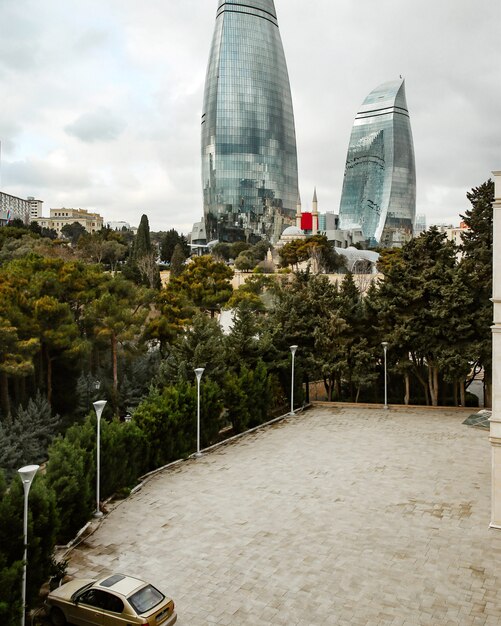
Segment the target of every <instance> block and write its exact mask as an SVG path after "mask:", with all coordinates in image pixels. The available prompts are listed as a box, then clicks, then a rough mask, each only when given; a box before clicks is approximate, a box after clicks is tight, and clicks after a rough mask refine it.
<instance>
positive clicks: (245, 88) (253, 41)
mask: <svg viewBox="0 0 501 626" xmlns="http://www.w3.org/2000/svg"><path fill="white" fill-rule="evenodd" d="M202 186H203V202H204V219H205V223H206V230H207V240H208V241H210V240H216V239H218V240H220V241H238V240H248V241H250V242H253V241H257V240H259V239H260V238H266V239H269V240H270V241H277V240H278V238H279V237H280V234H281V233H282V231H283V230H284V227H286V226H289V225H292V224H294V219H295V206H296V201H297V198H298V176H297V152H296V134H295V127H294V113H293V108H292V97H291V91H290V85H289V76H288V72H287V66H286V62H285V55H284V51H283V47H282V41H281V37H280V31H279V28H278V22H277V15H276V11H275V5H274V2H273V0H232V1H231V2H229V1H225V0H218V7H217V13H216V26H215V31H214V36H213V40H212V47H211V52H210V58H209V64H208V69H207V76H206V82H205V93H204V103H203V112H202Z"/></svg>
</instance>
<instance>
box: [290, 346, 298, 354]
mask: <svg viewBox="0 0 501 626" xmlns="http://www.w3.org/2000/svg"><path fill="white" fill-rule="evenodd" d="M290 350H291V352H292V354H293V355H294V354H296V350H297V346H290Z"/></svg>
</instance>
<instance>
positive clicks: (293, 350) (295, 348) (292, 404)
mask: <svg viewBox="0 0 501 626" xmlns="http://www.w3.org/2000/svg"><path fill="white" fill-rule="evenodd" d="M290 350H291V353H292V377H291V412H290V413H289V415H295V413H294V355H295V354H296V350H297V346H290Z"/></svg>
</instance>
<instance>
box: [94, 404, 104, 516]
mask: <svg viewBox="0 0 501 626" xmlns="http://www.w3.org/2000/svg"><path fill="white" fill-rule="evenodd" d="M92 404H93V405H94V410H95V411H96V416H97V442H96V473H97V480H96V512H95V513H94V517H102V516H103V514H102V512H101V509H100V508H99V497H100V493H99V492H100V482H101V481H100V471H101V467H100V466H101V460H100V452H101V450H100V448H101V415H102V414H103V409H104V407H105V406H106V400H98V401H97V402H93V403H92Z"/></svg>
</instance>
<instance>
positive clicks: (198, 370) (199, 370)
mask: <svg viewBox="0 0 501 626" xmlns="http://www.w3.org/2000/svg"><path fill="white" fill-rule="evenodd" d="M204 371H205V367H197V368H196V370H195V374H196V376H197V380H200V379H201V378H202V374H203V373H204Z"/></svg>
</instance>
